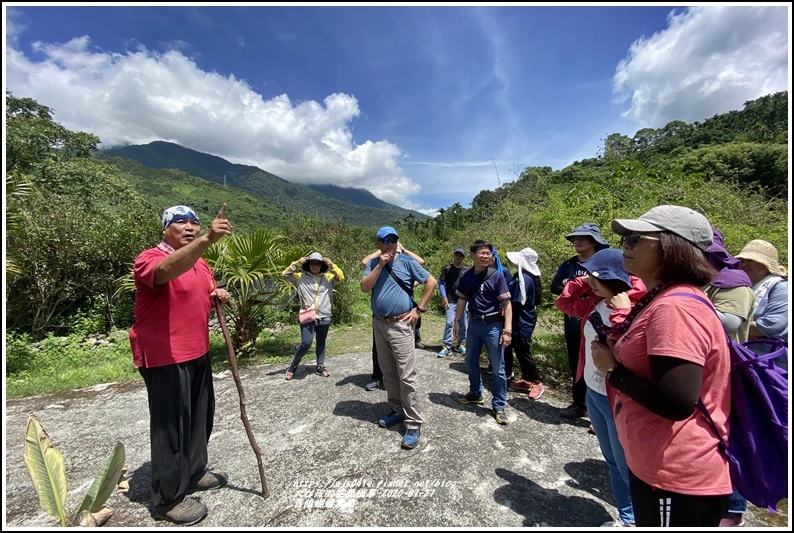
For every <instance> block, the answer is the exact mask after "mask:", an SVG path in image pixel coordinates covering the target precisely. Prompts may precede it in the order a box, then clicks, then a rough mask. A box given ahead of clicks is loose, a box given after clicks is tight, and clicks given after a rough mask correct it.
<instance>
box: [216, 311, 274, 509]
mask: <svg viewBox="0 0 794 533" xmlns="http://www.w3.org/2000/svg"><path fill="white" fill-rule="evenodd" d="M215 311H217V313H218V323H219V324H220V325H221V329H222V330H223V337H224V338H225V339H226V348H228V349H229V365H230V366H231V367H232V376H234V383H235V384H236V385H237V394H239V396H240V418H242V419H243V425H244V426H245V432H246V434H247V435H248V441H249V442H250V443H251V448H253V449H254V453H255V454H256V462H257V464H259V479H261V480H262V497H263V498H267V497H268V496H270V489H269V488H267V479H265V468H264V466H262V450H261V449H260V448H259V445H258V444H257V443H256V438H254V432H253V431H252V430H251V423H250V422H248V414H247V413H246V411H245V392H244V391H243V383H242V382H241V381H240V373H239V372H238V371H237V358H236V357H235V355H234V345H232V338H231V336H230V335H229V328H228V327H227V326H226V319H225V318H224V317H223V311H222V310H221V303H220V301H218V299H217V298H216V299H215Z"/></svg>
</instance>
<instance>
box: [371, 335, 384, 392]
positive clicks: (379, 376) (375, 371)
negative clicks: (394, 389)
mask: <svg viewBox="0 0 794 533" xmlns="http://www.w3.org/2000/svg"><path fill="white" fill-rule="evenodd" d="M372 379H376V380H378V381H380V382H381V383H383V370H381V369H380V363H378V348H377V347H376V346H375V330H374V329H373V330H372Z"/></svg>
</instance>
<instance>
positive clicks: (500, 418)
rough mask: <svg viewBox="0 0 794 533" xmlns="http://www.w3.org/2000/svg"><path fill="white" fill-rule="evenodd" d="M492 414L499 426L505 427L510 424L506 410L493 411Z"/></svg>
mask: <svg viewBox="0 0 794 533" xmlns="http://www.w3.org/2000/svg"><path fill="white" fill-rule="evenodd" d="M492 412H493V417H494V418H495V419H496V423H497V424H502V425H503V426H504V425H507V424H508V422H509V421H508V420H507V415H506V414H505V410H504V409H493V410H492Z"/></svg>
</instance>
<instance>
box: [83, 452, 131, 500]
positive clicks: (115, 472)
mask: <svg viewBox="0 0 794 533" xmlns="http://www.w3.org/2000/svg"><path fill="white" fill-rule="evenodd" d="M125 458H126V454H125V453H124V444H122V443H121V441H118V442H116V446H115V447H114V448H113V452H112V453H111V454H110V457H108V459H107V461H105V464H104V465H103V466H102V469H101V470H100V471H99V472H97V475H96V477H95V478H94V482H93V483H92V484H91V488H90V489H88V493H86V495H85V498H83V503H82V504H80V508H79V509H78V510H77V513H76V514H78V515H79V514H80V513H81V512H82V511H88V512H90V513H96V512H97V511H99V510H100V509H101V508H102V506H103V505H104V504H105V502H106V501H107V499H108V498H110V495H111V494H113V491H115V490H116V487H117V486H118V483H119V478H120V477H121V470H122V469H123V468H124V460H125Z"/></svg>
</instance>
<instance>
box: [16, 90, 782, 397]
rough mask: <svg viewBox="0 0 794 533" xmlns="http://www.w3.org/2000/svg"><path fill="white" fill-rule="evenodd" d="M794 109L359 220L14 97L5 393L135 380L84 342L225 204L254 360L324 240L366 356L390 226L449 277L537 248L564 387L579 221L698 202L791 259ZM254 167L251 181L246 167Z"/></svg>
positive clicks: (773, 104)
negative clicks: (562, 290) (136, 278)
mask: <svg viewBox="0 0 794 533" xmlns="http://www.w3.org/2000/svg"><path fill="white" fill-rule="evenodd" d="M787 106H788V93H778V94H775V95H770V96H768V97H764V98H761V99H759V100H756V101H754V102H748V103H747V104H746V105H745V109H744V110H743V111H735V112H731V113H728V114H726V115H719V116H716V117H714V118H712V119H709V120H706V121H704V122H703V123H702V124H698V123H696V124H692V125H689V124H684V123H681V122H680V121H676V122H672V123H670V124H668V125H667V126H666V127H664V128H661V129H659V130H652V129H644V130H640V131H639V132H638V133H637V134H636V135H635V136H634V138H628V137H625V136H621V135H617V134H615V135H610V136H609V137H608V138H607V139H606V140H605V142H604V148H603V150H602V151H601V153H600V154H599V155H598V156H597V157H595V158H592V159H586V160H583V161H578V162H576V163H574V164H572V165H570V166H568V167H566V168H564V169H562V170H559V171H554V170H552V169H551V168H548V167H527V168H525V169H524V170H523V171H522V172H521V173H520V175H519V176H518V178H517V179H516V180H515V181H513V182H509V183H505V184H504V185H502V186H500V187H499V188H498V189H496V190H484V191H482V192H480V193H479V194H478V195H477V196H476V197H475V198H474V200H473V201H472V204H471V206H470V207H469V208H465V207H463V206H461V205H460V204H454V205H452V206H449V207H448V208H446V209H441V210H440V212H439V214H438V216H436V217H434V218H423V217H418V216H415V215H414V214H408V215H407V216H404V218H402V219H401V220H397V221H395V222H391V221H390V220H383V219H381V221H380V222H379V223H378V224H372V225H367V226H357V225H354V224H352V222H351V221H350V220H349V218H348V217H347V215H348V213H347V212H337V213H336V214H337V215H338V216H337V217H335V218H328V217H325V216H321V215H320V214H307V213H312V211H310V210H295V209H293V210H288V209H285V208H284V207H283V205H282V204H281V203H280V202H278V201H277V202H275V203H274V202H272V201H271V200H272V199H273V191H268V193H267V194H263V195H262V196H257V195H256V194H253V193H251V192H245V191H243V190H241V189H234V188H232V187H231V186H224V185H223V184H222V183H217V182H213V181H207V180H206V179H202V177H200V176H197V175H196V174H192V175H189V174H186V173H185V169H184V168H183V169H182V170H162V169H161V170H156V169H152V168H147V167H144V166H141V164H139V163H135V162H133V161H130V160H128V159H124V160H121V159H108V158H105V159H100V158H97V157H96V156H95V155H93V154H95V148H96V145H97V144H98V142H99V140H98V139H97V138H96V137H94V136H93V135H90V134H88V133H82V132H70V131H68V130H66V129H65V128H63V127H62V126H60V125H58V124H57V123H56V122H55V121H54V120H53V118H52V111H51V110H50V109H49V108H47V107H45V106H42V105H40V104H38V103H37V102H35V101H34V100H31V99H26V98H15V97H13V96H12V95H10V94H7V108H6V120H7V137H6V152H7V158H6V195H7V205H8V207H7V210H6V227H7V257H6V274H7V276H6V290H7V294H8V295H9V297H8V300H7V302H6V306H7V315H6V343H7V353H6V364H7V367H6V371H7V372H6V388H7V396H8V397H14V396H21V395H28V394H37V393H42V392H52V391H56V390H64V389H71V388H77V387H82V386H88V385H91V384H95V383H101V382H106V381H123V380H130V379H138V373H137V371H136V370H135V369H134V367H133V366H132V363H131V356H130V353H129V344H128V341H127V340H126V339H124V338H120V339H118V340H117V341H116V342H115V343H111V344H109V345H107V346H99V347H87V346H86V345H85V344H84V340H85V338H86V335H88V334H102V333H107V332H109V331H117V330H122V331H124V330H127V329H128V328H129V326H130V325H131V323H132V319H133V317H132V298H131V296H130V292H129V291H125V290H124V287H127V288H128V289H129V287H130V266H131V264H132V262H133V260H134V258H135V256H136V255H137V254H138V253H139V252H140V251H142V250H143V249H145V248H148V247H151V246H153V245H154V244H156V243H157V242H158V241H159V239H160V222H159V218H160V215H161V213H162V210H163V209H164V207H167V206H169V205H175V204H179V203H183V204H187V205H191V206H192V207H194V208H195V209H197V211H198V212H199V215H200V217H202V218H203V219H206V218H211V217H213V216H215V214H216V213H217V210H218V208H219V207H220V205H221V203H224V202H226V203H227V204H228V206H229V209H228V212H227V215H228V217H229V219H230V220H231V222H232V224H233V225H234V227H235V236H234V237H232V238H227V239H222V240H221V241H220V242H219V243H218V244H217V245H216V246H214V247H213V248H212V249H211V250H210V251H208V253H207V254H206V257H207V259H208V261H209V262H210V263H211V265H212V266H213V268H214V270H215V272H216V275H217V277H218V278H219V282H221V283H225V284H226V286H227V288H229V290H230V292H231V293H232V295H233V299H234V301H235V307H234V308H233V309H232V308H230V309H229V310H228V311H225V314H226V315H227V316H228V317H229V322H230V328H231V329H232V334H233V335H234V338H235V341H234V342H235V347H236V351H238V354H237V355H238V359H239V362H240V364H241V365H249V364H261V363H264V362H268V363H272V362H281V361H286V359H288V358H290V357H291V356H292V353H293V350H294V347H295V344H296V343H297V339H298V330H297V325H296V323H297V321H296V314H297V310H298V307H297V306H298V302H297V300H296V299H295V298H292V297H291V296H292V294H293V292H292V290H291V287H289V286H287V285H285V283H284V281H283V280H282V279H281V271H282V270H283V268H285V267H286V265H288V264H289V262H290V261H292V260H293V259H295V258H297V257H300V256H302V255H307V254H308V253H310V252H311V251H315V250H316V251H319V252H321V253H322V254H323V255H325V256H328V257H331V258H332V259H333V260H334V262H336V263H337V264H338V265H339V266H340V268H342V270H343V271H344V273H345V277H346V281H344V282H343V283H341V284H339V285H338V286H337V287H336V291H335V297H334V310H333V312H334V325H333V327H332V333H331V335H330V336H329V353H330V354H332V355H333V354H339V353H349V352H351V351H362V352H368V351H369V350H370V344H371V337H370V335H371V333H370V330H369V321H370V312H369V305H368V295H365V294H363V293H362V292H361V291H360V288H359V283H358V281H359V279H360V275H361V269H360V265H359V261H360V259H361V258H362V257H363V256H365V255H367V254H368V253H370V252H372V251H373V250H374V241H375V239H374V234H375V230H376V229H377V227H378V226H379V225H383V224H387V223H393V224H394V225H395V226H396V227H397V229H398V230H399V232H400V237H401V240H402V241H403V242H404V243H405V245H406V246H407V247H408V248H409V249H411V250H412V251H414V252H416V253H418V254H420V255H421V256H422V257H424V258H425V260H426V263H425V266H426V267H427V268H428V270H429V271H430V272H431V273H432V274H434V275H436V276H438V274H439V273H440V271H441V269H442V268H443V267H444V266H445V265H446V264H447V263H448V262H449V261H450V260H451V253H452V250H453V249H454V248H456V247H459V246H463V247H464V248H468V246H469V244H470V243H471V242H472V241H473V240H474V239H477V238H487V239H489V240H491V241H493V242H494V243H495V244H496V245H497V248H498V250H499V252H500V253H501V254H502V256H503V257H504V252H506V251H508V250H519V249H521V248H524V247H526V246H531V247H532V248H534V249H535V250H536V251H537V252H538V255H539V266H540V269H541V273H542V275H541V280H542V283H543V287H544V289H545V290H544V302H543V304H542V305H541V307H540V310H539V325H538V327H537V329H536V333H535V338H534V343H535V350H534V351H535V352H536V353H537V354H538V356H539V358H540V360H541V365H543V366H544V369H545V371H546V373H547V374H548V375H550V376H554V377H551V378H550V379H553V380H556V381H557V382H558V383H559V384H560V386H566V385H567V383H568V376H567V362H566V358H565V350H564V342H563V340H562V332H561V323H562V315H561V314H560V313H559V312H558V311H557V310H556V308H554V306H553V298H554V296H553V295H552V294H550V292H549V291H548V286H549V283H550V282H551V278H552V276H553V275H554V272H555V271H556V269H557V267H558V265H559V264H560V263H561V262H562V261H563V260H564V259H566V258H568V257H570V256H571V255H572V254H573V251H572V248H571V245H570V243H569V242H568V241H566V240H565V239H564V238H563V235H565V234H566V233H568V232H570V231H571V230H572V229H573V228H574V227H575V226H577V225H579V224H581V223H582V222H585V221H593V222H597V223H599V224H600V225H601V227H602V230H603V233H604V236H605V237H606V238H607V239H608V240H609V241H610V242H611V243H612V245H617V242H618V239H617V236H615V235H613V234H612V233H611V231H610V229H609V228H610V222H611V220H612V219H613V218H617V217H620V218H625V217H632V216H638V215H640V214H642V213H643V212H645V211H647V210H648V209H650V208H651V207H653V206H655V205H659V204H666V203H671V204H680V205H686V206H689V207H692V208H694V209H696V210H698V211H701V212H703V213H704V214H705V215H706V216H707V217H708V218H709V220H710V221H711V222H712V223H713V224H714V225H715V226H716V227H718V228H719V229H720V230H722V232H723V234H724V235H725V241H726V246H727V248H728V249H729V250H730V251H732V252H733V253H737V252H738V250H739V249H740V248H741V247H742V246H743V245H744V244H745V243H746V242H748V241H749V240H751V239H756V238H761V239H766V240H768V241H770V242H772V243H773V244H775V246H777V248H778V250H779V252H780V256H781V263H782V264H784V265H786V264H787V263H788V255H787V254H788V202H787V197H788V183H787V169H788V146H787V143H788V115H787V113H784V112H781V110H787ZM165 144H168V143H165ZM188 152H192V151H188ZM186 153H187V152H186ZM192 153H193V154H194V155H195V154H198V153H197V152H192ZM188 155H189V154H188ZM203 155H206V154H203ZM183 156H185V154H183ZM185 157H186V156H185ZM196 157H197V159H195V160H193V161H192V162H191V161H190V160H189V159H186V160H185V162H184V164H185V165H188V164H189V165H192V166H190V167H189V168H192V169H194V171H196V172H198V170H200V169H201V168H203V167H202V164H203V163H202V162H205V161H206V162H207V164H208V165H210V167H209V168H210V170H212V171H213V172H215V174H216V177H217V173H218V172H220V171H221V169H227V170H228V168H229V167H227V166H221V167H217V168H216V167H214V166H212V165H217V164H219V162H218V160H219V159H220V158H214V159H213V158H212V157H213V156H208V157H209V159H208V158H203V157H199V156H196ZM168 161H169V162H173V160H168ZM220 161H221V162H223V163H225V165H230V163H228V162H224V161H223V160H220ZM238 166H239V165H238ZM172 168H177V167H172ZM245 168H247V169H249V170H250V169H251V168H252V167H245ZM245 176H247V177H246V179H249V178H250V179H253V178H251V176H253V174H251V173H250V172H249V173H248V174H245ZM241 179H242V178H241ZM276 179H280V178H276ZM215 181H217V180H215ZM282 181H283V180H282ZM285 183H286V182H285ZM238 186H239V184H238ZM249 191H250V189H249ZM329 192H330V191H329ZM314 193H315V194H319V193H316V191H314ZM328 205H333V203H329V204H328ZM362 209H363V208H362ZM373 209H374V208H373ZM265 228H266V229H265ZM430 308H431V310H433V311H435V312H434V313H428V314H427V315H425V319H423V323H424V325H423V328H427V329H423V335H422V336H423V339H425V340H426V341H429V342H430V343H433V342H438V340H439V339H440V336H441V330H440V327H439V326H438V324H439V323H443V314H442V312H441V308H440V299H439V298H438V295H437V294H436V295H434V297H433V300H432V301H431V304H430ZM434 324H435V325H434ZM434 328H436V329H434ZM211 339H212V357H213V365H214V367H215V368H216V370H222V369H224V368H225V366H224V365H225V364H226V363H225V362H226V357H227V352H226V346H225V344H224V342H223V339H222V338H219V335H218V334H212V336H211ZM33 343H39V344H35V345H34V344H33ZM333 343H337V344H333ZM354 346H357V347H359V349H353V347H354Z"/></svg>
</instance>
